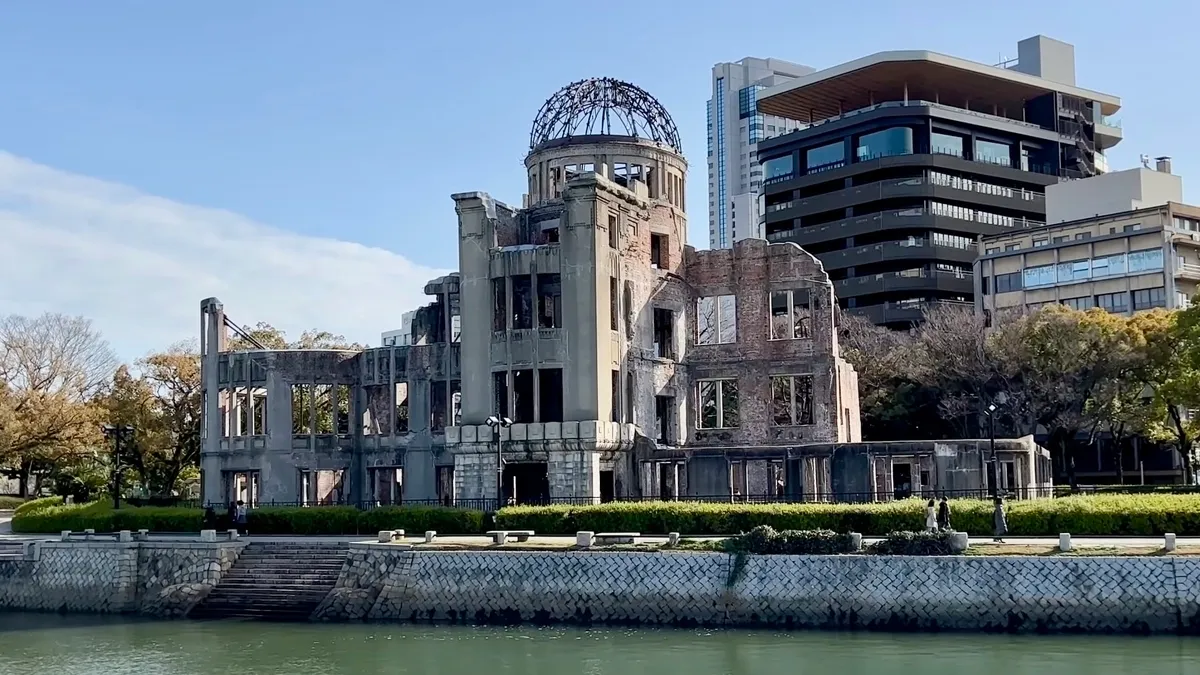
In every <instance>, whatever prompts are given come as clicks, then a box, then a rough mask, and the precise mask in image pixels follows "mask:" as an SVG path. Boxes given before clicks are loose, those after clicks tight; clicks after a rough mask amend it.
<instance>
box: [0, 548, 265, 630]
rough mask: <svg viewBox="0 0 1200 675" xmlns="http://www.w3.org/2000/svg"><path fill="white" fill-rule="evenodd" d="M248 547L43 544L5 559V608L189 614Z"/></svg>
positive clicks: (0, 597) (0, 598) (0, 584)
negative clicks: (24, 554)
mask: <svg viewBox="0 0 1200 675" xmlns="http://www.w3.org/2000/svg"><path fill="white" fill-rule="evenodd" d="M243 545H244V544H242V543H240V542H230V543H225V542H221V543H201V542H113V541H88V542H39V543H37V544H36V547H35V548H34V549H33V551H32V552H31V555H28V556H27V559H26V560H5V561H0V609H17V610H43V611H46V610H49V611H66V612H102V613H132V612H140V613H143V614H146V615H149V616H162V617H171V616H182V615H184V614H186V613H187V610H188V609H190V608H191V606H192V605H194V604H195V603H196V602H199V601H200V599H202V598H203V597H204V596H205V595H207V594H208V592H209V591H210V590H212V587H213V586H215V585H216V583H217V582H218V581H220V579H221V576H222V575H223V574H224V573H225V571H227V570H228V569H229V567H230V566H232V565H233V563H234V561H235V560H237V556H238V553H239V552H240V551H241V548H242V546H243Z"/></svg>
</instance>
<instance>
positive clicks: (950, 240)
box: [930, 232, 975, 250]
mask: <svg viewBox="0 0 1200 675" xmlns="http://www.w3.org/2000/svg"><path fill="white" fill-rule="evenodd" d="M930 239H932V241H933V245H934V246H952V247H954V248H961V249H964V250H971V249H973V248H975V240H973V239H971V238H970V237H963V236H960V235H957V234H946V233H945V232H934V233H933V234H931V235H930Z"/></svg>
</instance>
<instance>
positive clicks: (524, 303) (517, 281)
mask: <svg viewBox="0 0 1200 675" xmlns="http://www.w3.org/2000/svg"><path fill="white" fill-rule="evenodd" d="M512 295H513V297H512V306H513V319H512V327H513V328H514V329H516V330H525V329H529V328H533V280H532V279H531V278H530V277H529V276H528V275H525V274H522V275H520V276H516V277H513V278H512Z"/></svg>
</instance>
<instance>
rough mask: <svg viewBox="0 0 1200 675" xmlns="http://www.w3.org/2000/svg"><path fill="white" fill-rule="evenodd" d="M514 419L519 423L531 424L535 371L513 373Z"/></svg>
mask: <svg viewBox="0 0 1200 675" xmlns="http://www.w3.org/2000/svg"><path fill="white" fill-rule="evenodd" d="M512 390H513V417H512V420H513V421H514V422H517V423H529V422H533V421H535V420H534V418H533V371H532V370H514V371H513V387H512Z"/></svg>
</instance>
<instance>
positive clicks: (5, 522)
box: [0, 511, 13, 535]
mask: <svg viewBox="0 0 1200 675" xmlns="http://www.w3.org/2000/svg"><path fill="white" fill-rule="evenodd" d="M12 516H13V512H12V511H0V535H5V534H12Z"/></svg>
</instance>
